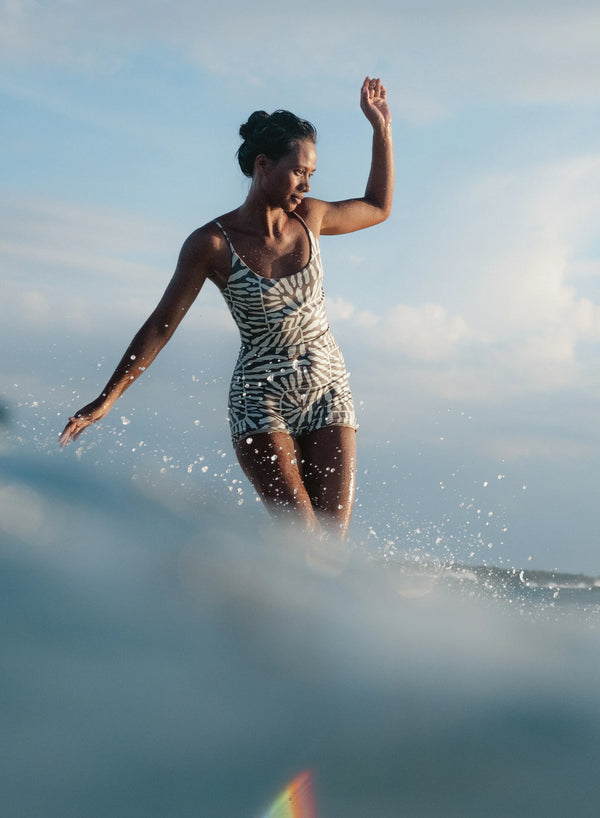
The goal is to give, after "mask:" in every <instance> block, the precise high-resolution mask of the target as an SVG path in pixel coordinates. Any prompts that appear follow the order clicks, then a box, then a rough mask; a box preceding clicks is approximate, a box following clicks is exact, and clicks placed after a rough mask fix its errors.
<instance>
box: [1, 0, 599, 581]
mask: <svg viewBox="0 0 600 818" xmlns="http://www.w3.org/2000/svg"><path fill="white" fill-rule="evenodd" d="M599 31H600V7H598V5H597V3H594V2H593V0H581V1H579V2H577V1H576V2H572V1H571V2H568V3H567V2H556V1H555V0H554V1H553V0H545V2H543V3H542V2H533V0H524V1H523V0H519V2H512V0H509V1H508V2H504V3H502V4H497V3H491V2H485V1H484V0H480V1H479V2H460V0H459V2H454V3H452V4H449V3H446V2H442V0H425V2H423V0H419V2H398V0H393V2H392V0H375V1H374V2H371V3H369V5H368V9H365V7H364V6H363V5H362V4H354V3H348V2H344V3H342V2H331V3H328V4H326V7H323V5H322V4H321V3H316V2H306V3H304V4H303V5H302V6H301V7H293V8H292V7H291V6H289V5H287V6H281V4H279V3H274V2H270V1H269V2H256V3H253V4H241V3H239V2H232V3H228V4H213V6H211V7H209V8H207V7H206V6H205V4H201V3H192V2H184V0H169V1H168V2H166V0H144V2H142V0H119V2H117V0H105V2H103V3H101V4H100V3H93V2H89V1H88V0H45V2H41V0H39V1H38V2H36V0H1V1H0V68H1V70H0V94H1V95H2V110H3V116H2V119H1V121H0V146H1V148H0V150H1V152H2V161H1V163H0V216H1V218H0V280H1V282H2V296H3V297H2V299H1V300H0V340H1V342H2V349H3V356H2V366H1V367H0V396H1V397H2V400H3V401H4V403H5V404H6V406H7V407H8V410H9V413H10V416H11V417H12V423H11V425H10V426H9V428H8V433H7V436H6V439H7V441H8V442H7V443H5V445H9V446H11V447H17V448H22V449H23V450H25V451H30V450H32V449H33V450H35V451H37V452H41V453H42V454H43V455H45V456H48V457H62V458H78V459H81V460H84V461H86V462H88V463H89V464H90V465H92V466H93V467H95V468H104V469H107V470H108V469H117V470H120V471H121V472H123V473H129V474H131V475H132V476H133V477H134V478H135V479H138V480H139V481H141V482H142V483H143V482H144V481H149V482H151V481H159V482H160V480H161V479H163V478H161V477H160V475H161V474H162V475H166V476H165V477H164V479H165V480H166V479H167V478H170V479H171V480H172V482H173V485H174V486H182V487H183V488H184V489H185V490H189V491H190V492H194V491H195V492H200V493H203V492H204V493H206V492H210V491H216V492H217V494H218V493H219V492H221V493H223V496H225V497H228V496H229V495H233V496H238V494H241V495H242V499H245V500H246V505H247V506H248V505H251V504H252V503H253V502H254V501H253V498H252V496H251V492H250V491H249V489H248V488H247V486H245V484H244V483H243V482H242V481H243V478H242V476H241V472H239V469H238V467H237V466H236V464H235V458H234V456H233V454H232V452H231V445H230V442H229V436H228V430H227V424H226V395H227V387H228V381H229V376H230V371H231V369H232V366H233V361H234V359H235V355H236V349H237V335H236V333H237V331H236V329H235V327H234V325H233V323H232V321H231V319H230V317H229V315H228V313H227V311H226V307H225V305H224V303H223V302H222V299H221V296H220V294H219V293H218V292H217V291H216V289H215V288H214V287H213V288H212V290H211V289H210V288H211V286H212V285H211V284H210V283H207V285H206V286H205V288H204V289H203V291H202V292H201V294H200V296H199V298H198V301H197V303H196V304H195V305H194V307H193V309H192V310H191V311H190V313H189V314H188V316H186V320H185V321H184V323H183V324H182V326H181V327H180V329H179V330H178V332H177V334H176V335H175V336H174V338H173V340H172V341H171V342H170V344H169V345H168V347H167V348H166V349H165V350H164V351H163V352H162V353H161V355H160V357H159V358H158V359H157V361H156V362H155V364H154V365H153V367H152V369H151V370H150V372H148V373H147V374H146V375H145V376H144V378H143V379H141V380H140V381H139V382H138V383H136V384H135V386H134V387H133V388H132V389H131V390H129V392H128V393H127V394H126V395H125V396H124V397H123V398H122V399H121V401H120V402H119V404H117V406H116V407H115V408H114V409H113V413H112V414H111V415H110V416H109V417H108V418H107V419H106V420H105V421H104V422H103V424H102V427H100V425H99V426H98V427H95V428H94V429H93V430H89V431H88V432H87V434H86V436H85V437H84V438H82V439H81V445H80V446H79V445H78V446H77V447H71V448H70V449H68V450H66V451H65V452H60V451H58V449H57V447H56V435H57V434H58V432H59V431H60V429H61V428H62V426H63V425H64V422H65V421H66V418H67V417H68V415H69V414H70V413H72V412H74V411H75V410H76V409H78V408H79V407H80V406H81V405H82V404H83V403H86V402H87V401H88V400H91V399H92V398H93V397H95V396H96V395H97V394H98V392H99V391H100V389H101V387H102V386H103V385H104V383H105V381H106V380H107V379H108V376H109V375H110V373H111V371H112V368H113V366H114V364H115V363H116V362H117V360H118V359H119V358H120V356H121V353H122V351H123V350H124V348H125V347H126V345H127V343H128V341H129V340H130V338H131V337H132V335H133V334H134V332H135V331H136V330H137V328H138V327H139V325H140V324H141V323H142V321H143V320H144V319H145V317H146V316H147V315H148V313H149V312H150V311H151V310H152V308H153V307H154V305H155V303H156V302H157V300H158V298H159V297H160V295H161V293H162V290H163V288H164V287H165V285H166V283H167V282H168V280H169V278H170V275H171V273H172V270H173V268H174V264H175V261H176V258H177V253H178V251H179V248H180V246H181V243H182V242H183V240H184V239H185V237H186V236H187V235H188V234H189V233H190V232H191V231H192V230H193V229H195V228H196V227H197V226H199V225H201V224H204V223H205V222H207V221H209V220H211V219H212V218H214V217H216V216H218V215H219V214H221V213H223V212H226V211H227V210H230V209H232V208H233V207H236V206H237V205H239V204H240V203H241V202H242V201H243V199H244V196H245V194H246V191H247V189H248V182H247V180H245V179H244V177H242V175H241V173H240V171H239V168H238V167H237V163H236V161H235V151H236V149H237V147H238V145H239V137H238V136H237V131H238V128H239V125H240V124H241V123H242V122H243V121H245V119H246V118H247V116H248V115H249V113H251V112H252V111H253V110H255V109H265V110H268V111H269V110H274V109H275V108H288V109H290V110H293V111H294V112H296V113H297V114H299V115H300V116H302V117H305V118H307V119H309V120H311V121H312V122H314V124H315V125H316V127H317V130H318V134H319V136H318V143H317V149H318V164H317V173H316V174H315V176H314V177H313V183H312V193H313V194H314V195H315V196H317V197H319V198H324V199H336V200H337V199H343V198H346V197H350V196H356V195H361V194H362V192H363V190H364V185H365V182H366V178H367V175H368V170H369V161H370V130H369V125H368V123H367V121H366V119H365V118H364V117H363V115H362V113H361V112H360V109H359V89H360V86H361V83H362V80H363V79H364V76H365V75H367V74H368V75H370V76H381V77H382V79H383V81H384V83H385V85H386V87H387V90H388V100H389V103H390V106H391V109H392V112H393V118H394V142H395V155H396V179H397V181H396V194H395V203H394V210H393V213H392V215H391V217H390V218H389V220H387V221H386V222H385V223H384V224H382V225H379V226H377V227H375V228H371V229H369V230H367V231H361V232H359V233H356V234H352V235H349V236H343V237H324V238H323V240H322V243H321V247H322V253H323V259H324V265H325V276H326V278H325V288H326V294H327V299H328V309H329V316H330V321H331V324H332V327H333V330H334V333H335V335H336V337H337V339H338V341H339V342H340V345H341V346H342V348H343V351H344V354H345V358H346V361H347V363H348V366H349V369H350V370H351V373H352V384H353V391H354V395H355V400H356V403H357V407H358V411H359V420H360V424H361V427H360V431H359V489H358V494H357V507H356V515H355V519H356V525H357V526H359V527H361V531H362V530H363V529H364V530H367V531H369V532H370V536H371V537H372V541H373V543H375V544H376V545H377V547H381V548H384V549H385V548H394V547H395V548H397V549H399V550H401V551H404V550H406V549H409V550H410V549H412V550H413V551H414V553H415V554H417V555H419V556H420V558H429V557H431V558H436V559H440V560H445V559H448V558H456V559H461V560H463V559H464V560H467V561H472V562H477V563H479V562H482V561H485V562H488V563H490V564H501V565H509V566H516V567H538V568H544V569H558V570H568V571H574V572H578V571H583V572H588V573H595V574H600V556H599V553H598V535H597V531H596V529H597V525H596V522H597V499H596V496H597V487H598V484H599V481H598V478H599V476H600V469H599V466H598V457H599V454H600V441H599V437H598V431H597V423H596V419H597V415H598V408H599V402H600V400H599V399H600V379H599V376H598V365H597V357H598V352H599V350H600V235H599V233H598V227H597V225H598V212H599V205H600V148H599V147H598V144H597V134H598V133H600V108H599V103H600V47H599V46H600V42H599V39H600V37H599V35H598V32H599ZM234 480H235V481H236V482H235V483H234V482H233V481H234ZM238 490H239V491H238Z"/></svg>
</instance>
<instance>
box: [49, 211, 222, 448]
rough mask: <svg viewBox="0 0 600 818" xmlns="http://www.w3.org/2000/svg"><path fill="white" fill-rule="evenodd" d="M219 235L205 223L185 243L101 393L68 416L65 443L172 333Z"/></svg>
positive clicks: (106, 407) (105, 407)
mask: <svg viewBox="0 0 600 818" xmlns="http://www.w3.org/2000/svg"><path fill="white" fill-rule="evenodd" d="M217 245H218V237H215V234H214V232H213V231H211V230H210V229H207V228H206V227H203V228H200V229H199V230H196V231H195V232H194V233H192V234H191V236H189V238H188V239H186V241H185V242H184V244H183V247H182V248H181V252H180V254H179V259H178V262H177V267H176V269H175V273H174V275H173V278H172V279H171V281H170V282H169V285H168V286H167V289H166V290H165V292H164V294H163V296H162V298H161V299H160V301H159V303H158V305H157V307H156V309H155V310H154V311H153V313H152V314H151V315H150V317H149V318H148V319H147V320H146V322H145V323H144V325H143V326H142V327H141V329H140V330H139V331H138V333H137V334H136V335H135V337H134V339H133V340H132V342H131V343H130V344H129V346H128V347H127V350H126V352H125V354H124V355H123V357H122V358H121V360H120V362H119V364H118V366H117V368H116V369H115V371H114V372H113V374H112V376H111V378H110V380H109V381H108V383H107V384H106V386H105V387H104V389H103V390H102V392H101V394H100V395H99V396H98V397H97V398H96V399H95V400H93V401H92V402H91V403H88V404H87V405H86V406H84V407H83V408H82V409H80V410H79V411H78V412H76V413H75V415H73V417H71V418H69V422H68V423H67V425H66V426H65V428H64V429H63V431H62V433H61V435H60V438H59V441H60V445H61V446H66V445H67V444H68V443H70V441H71V440H76V439H77V438H78V437H79V435H80V434H81V433H82V432H83V431H84V429H86V428H87V427H88V426H90V425H91V424H92V423H95V422H96V421H97V420H101V419H102V418H103V417H104V416H105V415H106V414H107V413H108V412H109V411H110V409H111V407H112V405H113V404H114V402H115V401H116V400H117V398H119V397H120V396H121V395H122V394H123V392H125V390H126V389H128V387H130V386H131V384H132V383H133V382H134V381H135V380H136V379H137V378H139V376H140V375H141V374H142V372H144V371H145V370H146V369H148V367H149V366H150V364H151V363H152V361H153V360H154V359H155V358H156V356H157V355H158V353H159V352H160V350H161V349H162V348H163V347H164V346H165V344H166V343H167V341H168V340H169V339H170V337H171V336H172V335H173V333H174V332H175V330H176V329H177V327H178V326H179V323H180V321H181V319H182V318H183V316H184V315H185V314H186V312H187V311H188V309H189V308H190V307H191V305H192V304H193V302H194V300H195V298H196V296H197V295H198V293H199V292H200V290H201V288H202V285H203V284H204V282H205V281H206V279H207V278H208V276H209V274H210V271H211V269H212V266H213V262H214V258H215V254H216V252H217V251H218V246H217Z"/></svg>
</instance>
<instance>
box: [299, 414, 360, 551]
mask: <svg viewBox="0 0 600 818" xmlns="http://www.w3.org/2000/svg"><path fill="white" fill-rule="evenodd" d="M298 445H299V448H300V452H301V465H302V475H303V482H304V487H305V490H306V492H307V493H308V496H309V498H310V502H311V504H312V506H313V508H314V509H315V511H316V512H317V515H318V518H319V520H320V521H321V524H322V525H323V526H324V527H326V528H327V530H328V531H330V532H331V533H335V534H337V535H338V536H341V537H342V538H343V537H345V536H346V534H347V533H348V527H349V525H350V517H351V515H352V507H353V505H354V491H355V487H356V431H355V430H354V429H352V428H350V427H348V426H327V427H325V428H323V429H317V430H316V431H314V432H311V433H310V434H307V435H305V436H303V437H301V438H300V439H299V441H298Z"/></svg>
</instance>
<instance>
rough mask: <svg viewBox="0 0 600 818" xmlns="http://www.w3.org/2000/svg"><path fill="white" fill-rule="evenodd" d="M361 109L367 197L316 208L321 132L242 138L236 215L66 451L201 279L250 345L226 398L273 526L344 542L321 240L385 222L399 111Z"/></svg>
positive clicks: (336, 360)
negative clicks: (276, 521) (367, 155)
mask: <svg viewBox="0 0 600 818" xmlns="http://www.w3.org/2000/svg"><path fill="white" fill-rule="evenodd" d="M361 108H362V110H363V112H364V114H365V116H366V117H367V119H368V120H369V122H370V123H371V125H372V126H373V149H372V151H373V152H372V161H371V172H370V175H369V179H368V182H367V187H366V190H365V195H364V196H363V197H362V198H357V199H350V200H347V201H342V202H324V201H320V200H319V199H314V198H309V197H307V194H308V192H309V190H310V177H311V175H312V174H313V173H314V171H315V164H316V157H317V155H316V150H315V140H316V132H315V129H314V128H313V126H312V125H310V123H308V122H305V121H304V120H301V119H298V118H297V117H296V116H294V115H293V114H290V113H289V112H287V111H276V112H275V113H274V114H272V115H271V116H269V115H268V114H266V113H265V112H264V111H257V112H255V113H254V114H252V116H251V117H250V119H249V120H248V122H247V123H246V124H245V125H243V126H242V127H241V128H240V136H241V137H242V138H243V140H244V142H243V144H242V145H241V146H240V149H239V151H238V160H239V163H240V167H241V169H242V171H243V172H244V173H245V174H246V175H247V176H249V177H251V179H252V183H251V186H250V190H249V193H248V196H247V198H246V200H245V201H244V203H243V204H242V205H241V207H238V208H237V209H236V210H232V211H231V212H229V213H226V214H225V215H223V216H221V217H220V218H219V219H217V220H216V221H213V222H209V223H208V224H206V225H204V227H201V228H199V229H198V230H196V231H195V232H194V233H192V234H191V236H189V238H188V239H187V240H186V241H185V243H184V245H183V247H182V249H181V253H180V256H179V260H178V263H177V268H176V270H175V274H174V276H173V278H172V280H171V282H170V283H169V285H168V287H167V289H166V290H165V293H164V295H163V297H162V299H161V300H160V302H159V304H158V306H157V307H156V309H155V310H154V312H153V313H152V315H151V316H150V317H149V318H148V320H147V321H146V323H145V324H144V325H143V327H142V328H141V329H140V331H139V332H138V333H137V335H136V336H135V338H134V339H133V341H132V342H131V344H130V346H129V348H128V349H127V351H126V352H125V355H124V356H123V359H122V360H121V362H120V363H119V365H118V366H117V368H116V370H115V372H114V374H113V375H112V377H111V379H110V380H109V382H108V383H107V385H106V387H105V388H104V391H103V392H102V394H101V395H100V396H99V397H98V398H96V400H94V401H92V403H90V404H88V405H87V406H85V407H83V409H80V410H79V412H77V413H76V414H75V415H74V416H73V417H72V418H70V419H69V422H68V423H67V425H66V427H65V429H64V430H63V432H62V434H61V437H60V442H61V445H62V446H66V445H67V443H69V441H70V440H75V439H76V438H78V437H79V435H80V434H81V433H82V432H83V430H84V429H85V428H86V427H87V426H89V425H90V424H92V423H95V422H96V421H97V420H100V419H101V418H103V417H104V416H105V415H106V414H107V412H108V411H109V410H110V408H111V407H112V405H113V403H114V402H115V401H116V400H117V398H118V397H119V396H120V395H121V394H122V393H123V392H124V391H125V389H127V387H128V386H130V385H131V383H133V381H134V380H135V379H136V378H137V377H138V376H139V375H140V374H141V373H142V372H143V371H144V370H145V369H147V368H148V366H149V365H150V364H151V363H152V361H153V360H154V358H155V357H156V355H157V354H158V353H159V351H160V350H161V349H162V347H163V346H164V345H165V344H166V343H167V341H168V340H169V338H170V337H171V336H172V335H173V333H174V332H175V329H176V328H177V326H178V324H179V322H180V321H181V319H182V318H183V316H184V315H185V313H186V312H187V311H188V309H189V308H190V306H191V305H192V303H193V301H194V299H195V298H196V296H197V295H198V293H199V292H200V290H201V288H202V285H203V284H204V282H205V281H206V279H207V278H208V279H211V280H212V281H213V282H214V283H215V284H216V285H217V287H219V289H220V290H221V291H222V293H223V295H224V297H225V300H226V301H227V304H228V306H229V308H230V310H231V313H232V315H233V317H234V319H235V321H236V323H237V324H238V327H239V330H240V335H241V339H242V348H241V351H240V355H239V358H238V361H237V364H236V367H235V371H234V374H233V379H232V382H231V389H230V395H229V415H230V426H231V433H232V440H233V445H234V448H235V451H236V455H237V457H238V460H239V462H240V464H241V466H242V469H243V470H244V472H245V474H246V475H247V477H248V478H249V480H250V482H251V483H252V485H253V486H254V488H255V489H256V491H257V492H258V494H259V496H260V497H261V499H262V500H263V502H264V503H265V505H266V507H267V508H268V509H269V511H270V512H271V513H272V514H273V515H274V516H280V515H282V514H286V515H287V518H288V519H289V520H290V522H294V523H300V524H301V525H302V526H303V527H304V528H306V529H307V530H308V531H311V532H313V533H317V534H319V533H320V532H321V531H322V530H323V528H325V529H326V530H327V531H330V532H332V533H335V534H337V535H338V536H340V537H342V538H344V537H345V536H346V534H347V531H348V526H349V524H350V516H351V513H352V505H353V502H354V482H355V481H354V477H355V458H356V428H357V427H356V419H355V416H354V409H353V405H352V396H351V394H350V390H349V387H348V376H347V373H346V370H345V367H344V361H343V358H342V356H341V352H340V351H339V348H338V347H337V344H336V343H335V341H334V339H333V336H332V335H331V332H330V330H329V327H328V324H327V319H326V315H325V309H324V302H323V290H322V268H321V261H320V255H319V245H318V241H317V238H316V237H318V236H319V235H321V234H324V235H336V234H340V233H349V232H352V231H354V230H361V229H362V228H364V227H370V226H371V225H374V224H377V223H379V222H381V221H383V220H384V219H386V218H387V217H388V216H389V213H390V210H391V206H392V190H393V175H394V171H393V157H392V135H391V121H392V118H391V114H390V110H389V108H388V105H387V102H386V92H385V88H384V86H383V85H382V84H381V81H380V80H379V79H370V78H369V77H367V78H366V79H365V81H364V83H363V86H362V89H361Z"/></svg>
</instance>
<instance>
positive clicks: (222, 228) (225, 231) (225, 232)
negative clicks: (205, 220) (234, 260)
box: [215, 219, 237, 256]
mask: <svg viewBox="0 0 600 818" xmlns="http://www.w3.org/2000/svg"><path fill="white" fill-rule="evenodd" d="M215 224H216V225H217V227H218V228H219V230H220V231H221V233H223V235H224V236H225V239H226V241H227V244H228V245H229V249H230V250H231V254H232V255H236V256H237V253H236V252H235V249H234V247H233V244H232V242H231V239H230V238H229V236H228V235H227V230H225V228H224V227H223V225H222V224H221V222H218V221H217V220H216V219H215Z"/></svg>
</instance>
